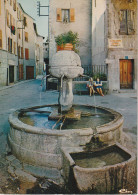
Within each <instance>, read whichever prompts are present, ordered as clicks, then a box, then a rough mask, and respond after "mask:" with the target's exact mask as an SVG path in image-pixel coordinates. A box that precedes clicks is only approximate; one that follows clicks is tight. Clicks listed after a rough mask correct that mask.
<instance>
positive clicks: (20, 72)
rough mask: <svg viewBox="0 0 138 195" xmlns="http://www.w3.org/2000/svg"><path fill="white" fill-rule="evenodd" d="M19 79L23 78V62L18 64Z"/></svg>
mask: <svg viewBox="0 0 138 195" xmlns="http://www.w3.org/2000/svg"><path fill="white" fill-rule="evenodd" d="M19 80H23V64H19Z"/></svg>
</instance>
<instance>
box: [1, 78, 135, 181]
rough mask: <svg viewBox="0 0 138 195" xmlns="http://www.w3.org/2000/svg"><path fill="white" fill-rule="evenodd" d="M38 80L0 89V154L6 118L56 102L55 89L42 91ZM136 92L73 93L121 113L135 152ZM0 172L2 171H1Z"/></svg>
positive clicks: (77, 99) (80, 100) (84, 101)
mask: <svg viewBox="0 0 138 195" xmlns="http://www.w3.org/2000/svg"><path fill="white" fill-rule="evenodd" d="M40 84H41V80H32V81H28V82H23V83H22V84H17V85H15V86H13V87H11V88H6V89H3V90H1V89H0V143H1V144H0V157H2V156H4V154H5V153H6V143H7V141H6V137H7V133H8V131H9V123H8V117H9V114H10V113H12V112H13V111H15V110H17V109H20V108H24V107H31V106H36V105H44V104H52V103H57V102H58V92H57V91H54V90H53V91H46V92H42V90H41V86H40ZM136 95H137V94H136V93H132V94H131V93H114V94H111V95H105V96H104V97H101V96H98V95H96V96H95V98H94V97H93V96H92V97H90V96H88V95H81V96H80V95H74V103H76V104H90V105H99V106H103V107H109V108H112V109H114V110H116V111H118V112H120V113H121V114H122V115H123V116H124V132H126V133H127V135H128V137H129V139H130V142H131V148H130V149H131V150H132V151H134V152H135V153H136V140H137V138H136V137H137V136H136V135H137V98H136ZM0 171H1V170H0ZM1 174H3V176H2V178H3V179H2V181H3V182H4V181H6V179H5V178H6V177H8V176H7V173H6V172H4V173H2V172H0V175H1Z"/></svg>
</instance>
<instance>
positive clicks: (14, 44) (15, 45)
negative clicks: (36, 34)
mask: <svg viewBox="0 0 138 195" xmlns="http://www.w3.org/2000/svg"><path fill="white" fill-rule="evenodd" d="M14 54H15V55H16V42H14Z"/></svg>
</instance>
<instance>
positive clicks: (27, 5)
mask: <svg viewBox="0 0 138 195" xmlns="http://www.w3.org/2000/svg"><path fill="white" fill-rule="evenodd" d="M17 1H18V2H19V3H20V4H21V5H22V7H23V9H24V11H25V12H26V13H27V14H28V15H30V16H31V17H32V18H34V19H35V21H34V22H35V23H36V25H37V32H38V34H39V35H41V36H43V37H45V38H46V39H47V37H48V17H47V16H38V14H37V2H38V1H40V4H41V6H47V5H48V3H49V0H38V1H37V0H17ZM40 14H41V15H42V14H43V15H44V14H45V15H47V14H48V8H41V9H40Z"/></svg>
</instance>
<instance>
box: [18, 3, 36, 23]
mask: <svg viewBox="0 0 138 195" xmlns="http://www.w3.org/2000/svg"><path fill="white" fill-rule="evenodd" d="M17 4H18V5H19V6H20V8H21V10H22V11H23V13H24V14H26V15H27V16H29V17H30V18H32V19H33V20H35V19H34V18H33V17H32V16H30V15H29V14H27V13H26V12H25V11H24V9H23V7H22V5H21V4H20V3H17Z"/></svg>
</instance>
